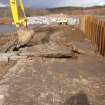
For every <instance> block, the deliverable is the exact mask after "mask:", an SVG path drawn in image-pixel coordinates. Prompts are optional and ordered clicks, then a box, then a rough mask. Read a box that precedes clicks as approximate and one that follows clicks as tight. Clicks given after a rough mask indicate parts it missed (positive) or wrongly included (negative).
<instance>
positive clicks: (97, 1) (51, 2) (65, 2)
mask: <svg viewBox="0 0 105 105" xmlns="http://www.w3.org/2000/svg"><path fill="white" fill-rule="evenodd" d="M8 1H9V0H0V2H2V3H3V5H4V4H7V3H8ZM23 2H24V4H25V5H26V6H29V7H36V8H52V7H61V6H63V7H64V6H83V7H86V6H93V5H105V0H23ZM0 5H2V4H1V3H0Z"/></svg>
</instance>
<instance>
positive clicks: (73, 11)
mask: <svg viewBox="0 0 105 105" xmlns="http://www.w3.org/2000/svg"><path fill="white" fill-rule="evenodd" d="M25 11H26V15H27V16H33V15H48V14H56V13H64V14H69V15H81V14H92V15H104V14H105V6H95V7H88V8H83V7H59V8H51V9H31V8H25ZM20 15H22V14H21V13H20ZM0 17H11V11H10V8H0Z"/></svg>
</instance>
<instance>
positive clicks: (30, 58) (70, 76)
mask: <svg viewBox="0 0 105 105" xmlns="http://www.w3.org/2000/svg"><path fill="white" fill-rule="evenodd" d="M34 33H35V34H34V36H33V38H32V40H31V41H30V42H29V43H28V45H27V46H24V47H22V48H20V49H19V51H17V52H14V53H17V56H20V59H18V60H17V61H16V63H15V64H14V63H9V64H10V65H9V64H6V66H5V63H3V66H0V67H1V68H0V69H1V74H3V76H1V77H2V78H1V80H0V105H104V104H105V59H104V58H103V57H102V56H100V55H99V54H98V53H96V52H95V50H96V48H95V47H94V46H93V45H92V44H91V41H89V40H88V39H87V38H86V37H85V35H84V34H83V33H82V32H81V31H80V30H78V29H74V28H73V27H68V26H49V27H40V28H35V29H34ZM13 36H14V35H13ZM13 36H12V37H13ZM14 39H16V37H14V38H13V40H14ZM2 40H3V39H2ZM4 40H6V42H7V41H8V40H9V41H12V40H11V37H9V39H8V38H7V37H4ZM3 45H4V46H5V44H4V43H3ZM1 46H2V44H1ZM1 48H2V47H1ZM8 53H10V52H8ZM67 54H69V55H70V54H73V55H72V56H74V55H76V57H69V58H68V57H67V58H66V57H55V55H56V56H59V55H67ZM23 55H24V56H25V55H26V56H27V57H26V58H25V59H23V58H22V56H23ZM35 55H36V56H35ZM37 55H42V56H37ZM46 55H47V56H46ZM52 55H53V56H52ZM49 56H50V57H49ZM51 56H52V57H51ZM0 65H2V63H1V64H0ZM5 68H6V72H5V71H3V72H5V73H2V69H5ZM4 74H5V75H4Z"/></svg>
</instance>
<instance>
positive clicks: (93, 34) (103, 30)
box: [81, 16, 105, 56]
mask: <svg viewBox="0 0 105 105" xmlns="http://www.w3.org/2000/svg"><path fill="white" fill-rule="evenodd" d="M81 20H82V21H81V29H82V30H83V31H84V33H85V34H86V35H87V37H88V38H90V39H91V41H92V42H93V43H95V44H96V45H97V47H98V51H99V52H100V54H101V55H103V56H105V20H104V19H102V18H101V17H96V16H83V17H82V19H81Z"/></svg>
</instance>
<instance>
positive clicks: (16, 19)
mask: <svg viewBox="0 0 105 105" xmlns="http://www.w3.org/2000/svg"><path fill="white" fill-rule="evenodd" d="M9 2H10V7H11V11H12V17H13V21H14V24H15V25H16V27H17V28H19V27H20V26H21V25H23V26H24V27H26V26H27V21H26V16H25V12H24V6H23V1H22V0H19V3H20V8H21V11H22V13H23V17H22V19H20V18H19V13H18V5H17V0H9Z"/></svg>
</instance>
